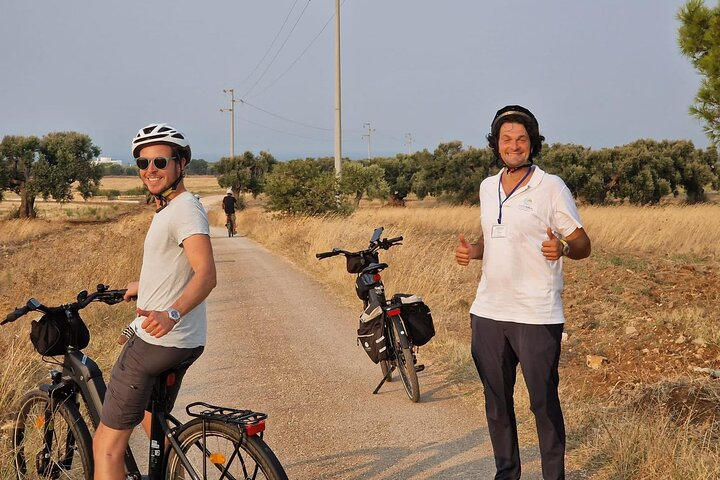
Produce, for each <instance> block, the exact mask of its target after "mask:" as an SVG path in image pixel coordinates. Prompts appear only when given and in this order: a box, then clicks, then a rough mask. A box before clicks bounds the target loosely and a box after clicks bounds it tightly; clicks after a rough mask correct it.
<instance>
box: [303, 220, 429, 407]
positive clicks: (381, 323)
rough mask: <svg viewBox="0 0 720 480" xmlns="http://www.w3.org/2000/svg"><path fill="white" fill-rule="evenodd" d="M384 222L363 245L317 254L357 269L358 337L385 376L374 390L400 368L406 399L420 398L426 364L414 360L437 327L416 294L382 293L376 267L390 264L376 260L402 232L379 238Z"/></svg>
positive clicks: (379, 276) (383, 289)
mask: <svg viewBox="0 0 720 480" xmlns="http://www.w3.org/2000/svg"><path fill="white" fill-rule="evenodd" d="M382 232H383V227H378V228H376V229H375V231H374V232H373V234H372V237H371V238H370V245H369V246H368V248H366V249H365V250H360V251H357V252H349V251H346V250H342V249H340V248H333V249H332V251H329V252H322V253H317V254H315V256H316V257H317V258H318V259H320V260H322V259H323V258H329V257H334V256H337V255H344V256H345V258H346V260H347V271H348V273H355V274H357V278H356V279H355V292H356V293H357V295H358V297H359V298H360V300H362V302H363V307H364V310H363V313H362V315H361V316H360V326H359V328H358V342H359V343H360V345H361V346H362V347H363V348H364V349H365V351H366V352H367V354H368V356H369V357H370V359H371V360H372V361H373V362H375V363H379V364H380V368H381V369H382V374H383V378H382V380H381V381H380V383H379V384H378V386H377V387H376V388H375V390H374V391H373V394H377V393H378V392H379V391H380V388H381V387H382V386H383V384H384V383H385V382H390V381H392V373H393V371H394V370H396V369H397V370H398V371H399V373H400V379H401V380H402V382H403V386H404V387H405V392H406V393H407V395H408V397H409V398H410V400H412V401H413V402H417V401H419V400H420V385H419V382H418V376H417V373H418V372H421V371H423V370H424V368H425V366H424V365H419V364H417V355H416V354H417V350H418V347H419V346H421V345H424V344H425V343H427V342H428V341H429V340H430V339H431V338H432V337H433V335H435V329H434V326H433V323H432V316H431V315H430V309H429V308H428V307H427V306H426V305H425V303H423V301H422V299H421V298H420V297H417V296H416V295H406V294H395V295H393V296H392V298H391V299H390V300H387V299H386V297H385V286H384V284H383V282H382V277H381V275H380V272H381V271H383V270H384V269H386V268H388V264H387V263H379V257H378V250H381V249H382V250H387V249H389V248H391V247H394V246H396V245H401V242H402V240H403V237H395V238H389V239H388V238H385V239H382V240H381V239H380V236H381V235H382Z"/></svg>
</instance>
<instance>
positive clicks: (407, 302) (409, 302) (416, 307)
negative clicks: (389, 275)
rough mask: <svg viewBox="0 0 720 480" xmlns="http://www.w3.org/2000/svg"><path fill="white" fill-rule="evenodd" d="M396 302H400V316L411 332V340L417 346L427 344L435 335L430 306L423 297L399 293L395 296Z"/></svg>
mask: <svg viewBox="0 0 720 480" xmlns="http://www.w3.org/2000/svg"><path fill="white" fill-rule="evenodd" d="M393 302H394V303H399V304H400V316H401V317H402V319H403V320H404V322H405V326H406V328H407V329H408V333H409V334H410V341H412V344H413V345H415V346H416V347H419V346H421V345H425V344H426V343H428V342H429V341H430V339H431V338H432V337H434V336H435V325H433V319H432V315H431V314H430V308H429V307H428V306H427V305H425V302H423V301H422V298H421V297H418V296H417V295H407V294H402V293H399V294H397V295H395V296H394V297H393Z"/></svg>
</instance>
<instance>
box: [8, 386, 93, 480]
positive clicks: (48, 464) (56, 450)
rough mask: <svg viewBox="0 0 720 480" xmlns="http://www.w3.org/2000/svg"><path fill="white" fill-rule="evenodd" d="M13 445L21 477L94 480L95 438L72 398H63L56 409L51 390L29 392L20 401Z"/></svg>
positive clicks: (17, 469)
mask: <svg viewBox="0 0 720 480" xmlns="http://www.w3.org/2000/svg"><path fill="white" fill-rule="evenodd" d="M12 447H13V456H14V460H15V471H16V472H17V478H18V479H22V480H25V479H50V478H63V479H65V478H67V479H77V480H80V479H84V480H92V477H93V459H92V438H91V437H90V432H88V429H87V426H86V425H85V422H84V421H83V419H82V417H81V416H80V412H79V411H78V408H77V407H76V406H75V404H74V403H72V402H71V401H70V400H65V401H60V400H59V401H58V403H57V404H56V405H55V409H54V410H53V409H52V408H51V407H50V397H48V395H47V393H45V392H43V391H41V390H33V391H31V392H29V393H27V394H26V395H25V396H24V397H23V398H22V400H21V401H20V410H19V413H18V415H17V417H16V419H15V425H14V427H13V432H12Z"/></svg>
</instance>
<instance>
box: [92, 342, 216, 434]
mask: <svg viewBox="0 0 720 480" xmlns="http://www.w3.org/2000/svg"><path fill="white" fill-rule="evenodd" d="M204 349H205V347H196V348H176V347H161V346H159V345H152V344H150V343H147V342H144V341H143V340H141V339H140V338H138V337H137V336H133V337H132V338H131V339H130V340H128V342H127V343H126V344H125V347H124V348H123V350H122V352H120V356H119V357H118V359H117V361H116V362H115V366H114V367H113V370H112V374H111V375H110V383H109V384H108V388H107V392H106V393H105V401H104V402H103V409H102V415H101V417H100V418H101V420H102V422H103V424H105V425H107V426H108V427H110V428H114V429H116V430H128V429H132V428H135V427H136V426H137V425H139V424H140V422H141V421H142V419H143V417H144V415H145V411H146V410H148V409H149V405H150V396H151V395H152V390H153V385H154V384H155V380H156V379H157V377H158V376H159V375H160V374H161V373H163V372H165V371H166V370H170V369H172V368H176V367H177V366H178V365H180V364H186V365H185V368H183V369H182V371H178V372H177V373H176V376H175V384H174V385H173V386H172V387H170V392H169V393H170V406H169V408H170V409H172V407H173V405H174V404H175V399H176V398H177V394H178V391H179V390H180V384H181V383H182V379H183V376H184V375H185V372H186V371H187V367H189V366H190V364H191V363H192V362H194V361H195V360H197V359H198V357H200V355H201V354H202V352H203V350H204Z"/></svg>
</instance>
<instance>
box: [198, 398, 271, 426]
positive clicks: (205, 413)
mask: <svg viewBox="0 0 720 480" xmlns="http://www.w3.org/2000/svg"><path fill="white" fill-rule="evenodd" d="M191 409H194V410H191ZM185 411H186V412H187V414H188V415H190V416H191V417H195V418H202V419H205V420H219V421H221V422H228V423H234V424H237V425H242V426H247V425H254V424H256V423H258V422H261V421H262V420H265V419H266V418H267V414H265V413H259V412H253V411H252V410H239V409H236V408H230V407H218V406H215V405H210V404H208V403H205V402H193V403H191V404H189V405H188V406H187V407H185Z"/></svg>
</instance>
